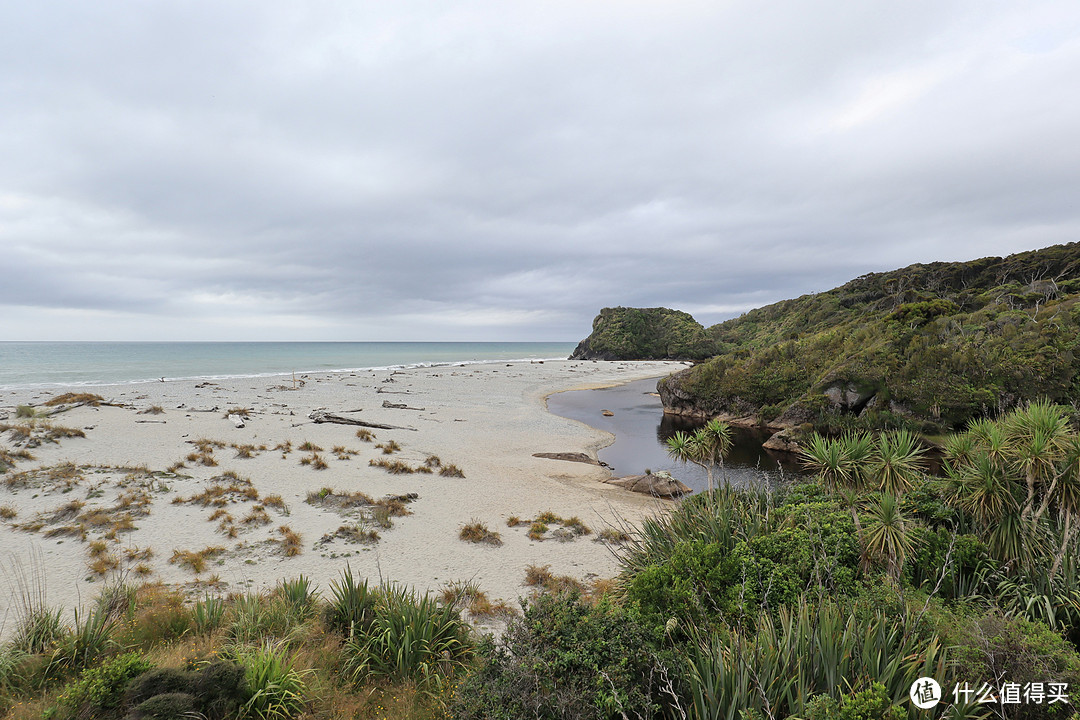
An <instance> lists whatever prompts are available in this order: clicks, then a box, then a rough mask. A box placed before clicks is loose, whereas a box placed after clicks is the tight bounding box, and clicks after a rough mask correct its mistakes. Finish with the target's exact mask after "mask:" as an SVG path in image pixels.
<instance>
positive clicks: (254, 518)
mask: <svg viewBox="0 0 1080 720" xmlns="http://www.w3.org/2000/svg"><path fill="white" fill-rule="evenodd" d="M240 522H242V523H243V524H244V525H269V524H270V523H271V522H273V521H272V520H271V519H270V516H269V515H268V514H267V512H266V508H264V507H263V506H262V505H255V506H253V507H252V508H251V510H250V511H249V512H248V514H247V515H245V516H244V517H243V518H242V519H241V520H240Z"/></svg>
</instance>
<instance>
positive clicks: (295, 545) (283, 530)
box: [278, 525, 304, 557]
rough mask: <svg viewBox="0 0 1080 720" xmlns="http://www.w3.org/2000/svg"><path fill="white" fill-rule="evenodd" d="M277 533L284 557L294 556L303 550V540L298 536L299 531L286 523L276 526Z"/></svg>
mask: <svg viewBox="0 0 1080 720" xmlns="http://www.w3.org/2000/svg"><path fill="white" fill-rule="evenodd" d="M278 533H279V534H280V535H281V539H280V540H279V542H280V543H281V552H282V553H284V555H285V557H295V556H297V555H299V554H300V553H302V552H303V551H304V545H303V540H302V539H301V537H300V533H298V532H296V531H294V530H293V529H292V528H290V527H289V526H288V525H282V526H281V527H279V528H278Z"/></svg>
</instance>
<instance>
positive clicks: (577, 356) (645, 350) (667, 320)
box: [570, 307, 716, 361]
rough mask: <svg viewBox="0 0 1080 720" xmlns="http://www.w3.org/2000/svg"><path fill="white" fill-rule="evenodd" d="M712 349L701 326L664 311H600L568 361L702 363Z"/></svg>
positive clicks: (605, 309)
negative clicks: (672, 361) (683, 361)
mask: <svg viewBox="0 0 1080 720" xmlns="http://www.w3.org/2000/svg"><path fill="white" fill-rule="evenodd" d="M715 353H716V348H715V346H714V344H713V343H712V341H711V340H710V339H709V337H708V335H707V334H706V332H705V328H704V327H702V325H701V323H699V322H698V321H696V320H694V318H693V317H691V316H690V315H689V314H687V313H684V312H681V311H679V310H669V309H668V308H662V307H661V308H625V307H616V308H604V309H603V310H601V311H600V314H599V315H597V316H596V318H595V319H594V320H593V329H592V333H591V334H590V335H589V337H587V338H585V339H584V340H582V341H581V342H580V343H578V346H577V348H576V349H575V350H574V354H573V355H571V356H570V359H571V360H693V361H699V360H704V359H705V358H707V357H710V356H711V355H714V354H715Z"/></svg>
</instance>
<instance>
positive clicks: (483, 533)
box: [458, 520, 503, 547]
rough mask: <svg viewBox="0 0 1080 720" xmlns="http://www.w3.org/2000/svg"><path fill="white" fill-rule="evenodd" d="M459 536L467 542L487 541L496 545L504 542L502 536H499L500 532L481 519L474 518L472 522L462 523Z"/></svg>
mask: <svg viewBox="0 0 1080 720" xmlns="http://www.w3.org/2000/svg"><path fill="white" fill-rule="evenodd" d="M458 537H459V538H460V539H462V540H464V541H465V542H471V543H485V544H487V545H494V546H496V547H497V546H499V545H502V544H503V541H502V537H500V536H499V533H497V532H493V531H491V530H489V529H488V526H487V525H485V524H484V523H482V522H480V521H479V520H473V521H472V522H470V523H467V524H465V525H462V527H461V530H460V531H459V532H458Z"/></svg>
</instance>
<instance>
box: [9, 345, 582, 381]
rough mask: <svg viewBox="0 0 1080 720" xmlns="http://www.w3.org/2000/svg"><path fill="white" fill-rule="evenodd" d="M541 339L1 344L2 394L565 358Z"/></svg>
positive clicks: (565, 348)
mask: <svg viewBox="0 0 1080 720" xmlns="http://www.w3.org/2000/svg"><path fill="white" fill-rule="evenodd" d="M574 347H575V345H574V343H557V342H556V343H544V342H0V389H9V390H10V389H25V388H35V387H57V386H67V385H85V386H93V385H114V384H127V383H144V382H158V381H159V380H160V379H161V378H165V379H166V380H169V379H172V380H178V379H203V378H207V379H222V378H239V377H273V376H290V375H291V374H292V373H294V372H295V373H296V374H297V375H299V374H301V373H313V372H335V371H342V372H344V371H351V370H364V369H386V368H404V367H425V366H437V365H452V364H459V363H466V364H472V363H492V362H510V361H528V360H555V359H566V358H567V357H569V356H570V353H572V352H573V351H574Z"/></svg>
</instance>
